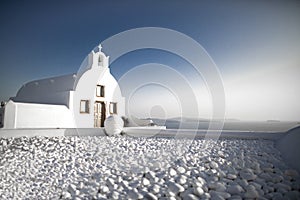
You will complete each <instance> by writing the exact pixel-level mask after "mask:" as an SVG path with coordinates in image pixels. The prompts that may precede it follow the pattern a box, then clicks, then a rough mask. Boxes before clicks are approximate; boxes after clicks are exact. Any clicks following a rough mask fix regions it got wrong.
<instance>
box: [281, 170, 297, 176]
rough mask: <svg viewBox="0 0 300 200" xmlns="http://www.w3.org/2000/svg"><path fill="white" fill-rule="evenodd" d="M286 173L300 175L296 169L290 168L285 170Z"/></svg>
mask: <svg viewBox="0 0 300 200" xmlns="http://www.w3.org/2000/svg"><path fill="white" fill-rule="evenodd" d="M284 174H285V175H287V176H292V177H297V176H299V173H298V172H297V171H296V170H293V169H288V170H285V171H284Z"/></svg>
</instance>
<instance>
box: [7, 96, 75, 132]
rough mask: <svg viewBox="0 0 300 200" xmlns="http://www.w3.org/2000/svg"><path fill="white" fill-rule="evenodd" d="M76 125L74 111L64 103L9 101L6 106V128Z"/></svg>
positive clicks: (72, 126) (70, 126)
mask: <svg viewBox="0 0 300 200" xmlns="http://www.w3.org/2000/svg"><path fill="white" fill-rule="evenodd" d="M74 127H75V124H74V119H73V115H72V112H71V111H70V110H69V109H68V108H67V107H66V106H64V105H48V104H34V103H15V102H13V101H9V102H8V103H7V104H6V106H5V121H4V127H3V128H4V129H15V128H74Z"/></svg>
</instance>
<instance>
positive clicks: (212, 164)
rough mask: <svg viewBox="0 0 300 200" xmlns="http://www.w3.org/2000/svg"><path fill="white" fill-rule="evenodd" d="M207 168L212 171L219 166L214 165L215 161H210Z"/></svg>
mask: <svg viewBox="0 0 300 200" xmlns="http://www.w3.org/2000/svg"><path fill="white" fill-rule="evenodd" d="M209 166H210V167H211V168H212V169H218V167H219V165H218V163H216V162H215V161H211V162H210V163H209Z"/></svg>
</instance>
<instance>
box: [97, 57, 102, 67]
mask: <svg viewBox="0 0 300 200" xmlns="http://www.w3.org/2000/svg"><path fill="white" fill-rule="evenodd" d="M98 65H99V66H102V65H103V57H102V55H99V58H98Z"/></svg>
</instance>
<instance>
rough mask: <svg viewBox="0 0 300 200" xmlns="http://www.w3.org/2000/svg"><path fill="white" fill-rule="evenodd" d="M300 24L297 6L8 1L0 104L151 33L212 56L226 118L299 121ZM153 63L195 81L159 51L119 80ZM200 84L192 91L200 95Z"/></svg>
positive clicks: (134, 61)
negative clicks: (122, 40) (125, 35)
mask: <svg viewBox="0 0 300 200" xmlns="http://www.w3.org/2000/svg"><path fill="white" fill-rule="evenodd" d="M299 22H300V2H299V1H264V0H263V1H258V0H257V1H235V0H233V1H176V0H174V1H155V0H153V1H64V0H63V1H31V0H28V1H14V0H10V1H8V0H7V1H5V0H4V1H1V3H0V27H1V31H0V67H1V73H0V99H1V100H6V99H8V98H9V97H11V96H14V95H15V94H16V92H17V90H18V88H19V87H20V86H21V85H22V84H23V83H25V82H27V81H29V80H33V79H39V78H43V77H49V76H56V75H61V74H68V73H73V72H76V71H77V70H78V68H79V66H80V64H81V62H82V60H83V59H84V57H85V56H86V55H87V54H88V53H89V52H90V51H91V49H93V48H94V47H95V46H96V45H97V44H98V43H99V42H101V41H103V40H105V39H106V38H108V37H110V36H112V35H114V34H117V33H119V32H122V31H125V30H128V29H132V28H138V27H147V26H151V27H164V28H170V29H173V30H176V31H180V32H182V33H184V34H186V35H188V36H190V37H191V38H193V39H194V40H196V41H198V42H199V43H200V44H201V45H202V46H203V47H204V48H205V49H206V51H207V52H208V53H209V55H210V56H211V57H212V59H213V60H214V62H215V63H216V65H217V66H218V68H219V70H220V72H221V75H222V78H223V80H224V85H225V90H226V98H227V99H226V100H227V105H228V109H227V115H228V116H227V117H228V118H239V119H250V120H255V119H259V120H260V119H261V120H264V119H280V120H300V117H299V116H300V115H299V113H300V105H299V103H298V99H299V87H300V86H299V85H300V81H299V78H298V75H299V74H300V66H299V64H300V56H299V55H300V23H299ZM104 48H105V47H104ZM149 62H158V63H162V64H165V65H169V66H171V67H173V68H174V69H176V70H178V71H180V72H182V73H184V74H185V75H186V76H187V77H188V79H190V80H193V79H195V77H193V72H192V71H191V70H190V69H189V67H188V66H187V65H188V64H187V63H185V61H183V60H181V59H179V58H178V57H176V56H174V55H171V54H169V53H161V52H159V51H155V50H145V51H141V52H132V53H130V54H128V55H125V56H123V57H122V58H120V60H117V61H116V62H115V63H113V64H112V66H111V69H112V73H113V74H114V75H115V76H116V78H117V79H118V78H120V77H121V76H122V74H124V73H125V72H126V71H128V70H130V69H131V68H132V67H134V66H137V65H141V64H144V63H149ZM200 82H201V81H199V83H197V80H195V81H193V84H195V85H197V84H199V85H198V86H199V87H198V86H196V87H197V88H201V87H202V85H203V83H202V82H201V83H200ZM245 91H248V92H249V93H248V95H249V98H246V97H247V95H246V94H245V93H244V92H245ZM204 96H205V95H204ZM205 98H206V99H209V97H208V96H206V97H205ZM205 98H202V99H205ZM148 107H149V105H148ZM150 107H151V106H150ZM205 108H209V105H207V106H206V104H204V103H203V109H204V110H205ZM262 110H263V113H260V114H258V112H259V111H262ZM203 113H206V114H203V117H206V116H207V115H209V109H208V110H206V111H203ZM175 115H176V113H171V114H170V116H175ZM298 115H299V116H298ZM141 116H145V113H144V115H143V113H141Z"/></svg>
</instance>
